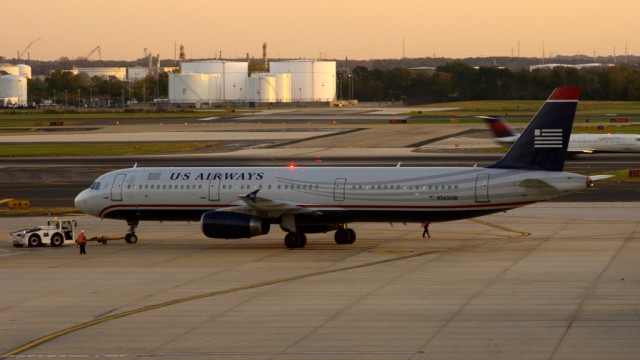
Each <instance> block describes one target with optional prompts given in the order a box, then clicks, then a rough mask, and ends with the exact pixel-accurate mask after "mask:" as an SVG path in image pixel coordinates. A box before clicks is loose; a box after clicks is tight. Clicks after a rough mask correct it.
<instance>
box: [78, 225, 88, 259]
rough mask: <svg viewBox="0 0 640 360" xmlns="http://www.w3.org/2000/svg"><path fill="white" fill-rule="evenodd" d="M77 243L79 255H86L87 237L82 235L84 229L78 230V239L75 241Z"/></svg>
mask: <svg viewBox="0 0 640 360" xmlns="http://www.w3.org/2000/svg"><path fill="white" fill-rule="evenodd" d="M76 242H77V243H78V246H79V247H80V255H87V250H86V247H87V238H86V236H85V235H84V230H82V231H81V232H80V235H78V240H77V241H76Z"/></svg>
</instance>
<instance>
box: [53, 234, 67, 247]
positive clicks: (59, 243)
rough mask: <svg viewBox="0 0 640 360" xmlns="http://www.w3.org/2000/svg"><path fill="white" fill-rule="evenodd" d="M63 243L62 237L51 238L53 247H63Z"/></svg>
mask: <svg viewBox="0 0 640 360" xmlns="http://www.w3.org/2000/svg"><path fill="white" fill-rule="evenodd" d="M63 243H64V240H63V239H62V235H60V234H55V235H53V236H52V237H51V246H53V247H58V246H62V244H63Z"/></svg>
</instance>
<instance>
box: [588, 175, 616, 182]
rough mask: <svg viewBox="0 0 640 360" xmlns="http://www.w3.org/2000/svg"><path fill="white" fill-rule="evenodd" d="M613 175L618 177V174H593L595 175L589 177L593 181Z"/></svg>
mask: <svg viewBox="0 0 640 360" xmlns="http://www.w3.org/2000/svg"><path fill="white" fill-rule="evenodd" d="M612 177H616V176H615V175H593V176H589V179H591V181H598V180H604V179H609V178H612Z"/></svg>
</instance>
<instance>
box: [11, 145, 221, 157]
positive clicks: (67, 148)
mask: <svg viewBox="0 0 640 360" xmlns="http://www.w3.org/2000/svg"><path fill="white" fill-rule="evenodd" d="M216 148H217V144H215V143H205V142H172V143H140V144H138V145H132V144H128V143H91V144H83V143H73V144H65V145H64V146H60V144H5V145H2V147H0V157H23V156H24V157H34V156H79V155H82V156H107V155H110V156H111V155H152V154H168V153H181V152H194V151H203V152H212V151H215V150H216Z"/></svg>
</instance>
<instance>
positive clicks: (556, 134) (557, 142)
mask: <svg viewBox="0 0 640 360" xmlns="http://www.w3.org/2000/svg"><path fill="white" fill-rule="evenodd" d="M534 147H537V148H561V147H562V129H536V130H535V131H534Z"/></svg>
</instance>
